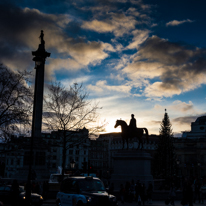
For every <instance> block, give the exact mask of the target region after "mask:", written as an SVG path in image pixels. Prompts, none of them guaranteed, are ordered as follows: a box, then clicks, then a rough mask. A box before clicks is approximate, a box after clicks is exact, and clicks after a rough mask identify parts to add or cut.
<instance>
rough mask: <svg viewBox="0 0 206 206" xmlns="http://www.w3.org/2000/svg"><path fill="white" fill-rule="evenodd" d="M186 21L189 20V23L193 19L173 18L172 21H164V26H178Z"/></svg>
mask: <svg viewBox="0 0 206 206" xmlns="http://www.w3.org/2000/svg"><path fill="white" fill-rule="evenodd" d="M186 22H189V23H192V22H194V21H192V20H190V19H187V20H182V21H178V20H173V21H170V22H168V23H166V26H178V25H180V24H184V23H186Z"/></svg>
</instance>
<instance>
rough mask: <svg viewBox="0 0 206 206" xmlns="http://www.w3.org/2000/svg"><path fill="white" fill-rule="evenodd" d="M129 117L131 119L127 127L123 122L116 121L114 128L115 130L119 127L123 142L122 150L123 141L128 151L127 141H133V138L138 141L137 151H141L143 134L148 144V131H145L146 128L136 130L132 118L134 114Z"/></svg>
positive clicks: (134, 120)
mask: <svg viewBox="0 0 206 206" xmlns="http://www.w3.org/2000/svg"><path fill="white" fill-rule="evenodd" d="M131 117H132V118H131V120H130V124H129V126H128V125H127V123H126V122H125V121H124V120H117V121H116V124H115V126H114V128H117V127H118V126H121V130H122V140H123V145H122V149H123V148H124V143H125V140H126V142H127V149H128V140H129V138H131V139H133V138H135V137H136V138H137V139H138V140H139V145H138V149H142V148H143V140H142V136H143V134H144V132H145V134H146V139H147V142H148V130H147V128H137V126H136V119H135V118H134V114H132V115H131ZM140 145H141V148H140Z"/></svg>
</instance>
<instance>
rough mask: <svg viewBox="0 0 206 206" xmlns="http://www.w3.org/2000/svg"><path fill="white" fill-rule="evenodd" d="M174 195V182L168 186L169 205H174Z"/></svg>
mask: <svg viewBox="0 0 206 206" xmlns="http://www.w3.org/2000/svg"><path fill="white" fill-rule="evenodd" d="M175 196H176V189H175V185H174V183H172V186H171V188H170V193H169V198H170V203H171V205H173V206H174V205H175V202H174V201H175Z"/></svg>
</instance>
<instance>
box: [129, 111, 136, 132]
mask: <svg viewBox="0 0 206 206" xmlns="http://www.w3.org/2000/svg"><path fill="white" fill-rule="evenodd" d="M136 128H137V125H136V119H135V118H134V114H131V120H130V123H129V131H130V133H131V135H132V136H133V135H134V133H135V129H136Z"/></svg>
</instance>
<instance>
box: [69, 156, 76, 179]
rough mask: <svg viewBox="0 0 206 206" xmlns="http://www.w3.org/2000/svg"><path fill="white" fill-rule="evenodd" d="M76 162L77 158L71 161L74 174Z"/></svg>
mask: <svg viewBox="0 0 206 206" xmlns="http://www.w3.org/2000/svg"><path fill="white" fill-rule="evenodd" d="M75 164H76V162H75V160H74V159H72V161H71V162H70V167H71V169H72V175H73V171H74V168H75Z"/></svg>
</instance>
